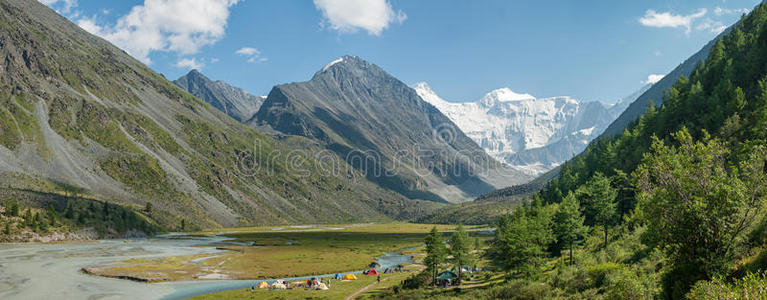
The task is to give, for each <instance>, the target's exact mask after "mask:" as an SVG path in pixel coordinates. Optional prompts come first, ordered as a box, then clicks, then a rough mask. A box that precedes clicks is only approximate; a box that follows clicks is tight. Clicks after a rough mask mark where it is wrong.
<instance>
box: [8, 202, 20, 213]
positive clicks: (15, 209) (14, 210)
mask: <svg viewBox="0 0 767 300" xmlns="http://www.w3.org/2000/svg"><path fill="white" fill-rule="evenodd" d="M10 207H11V208H10V212H9V215H10V216H11V217H18V216H19V204H18V203H16V201H11V205H10Z"/></svg>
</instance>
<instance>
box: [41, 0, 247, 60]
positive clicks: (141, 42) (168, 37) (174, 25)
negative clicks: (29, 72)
mask: <svg viewBox="0 0 767 300" xmlns="http://www.w3.org/2000/svg"><path fill="white" fill-rule="evenodd" d="M45 1H53V0H45ZM239 1H240V0H195V1H188V0H144V4H143V5H136V6H134V7H133V8H132V9H131V10H130V12H129V13H128V14H126V15H124V16H122V17H120V18H119V19H117V22H116V24H114V25H98V24H96V22H95V20H94V18H90V19H88V18H81V19H80V20H78V21H77V24H78V25H80V27H82V28H83V29H85V30H87V31H88V32H90V33H93V34H96V35H99V36H101V37H103V38H105V39H106V40H108V41H110V42H112V43H113V44H115V45H117V46H118V47H120V48H122V49H123V50H125V51H126V52H128V53H129V54H130V55H132V56H133V57H135V58H137V59H138V60H141V61H142V62H144V63H147V64H149V63H151V60H150V59H149V53H150V52H152V51H164V52H175V53H177V54H179V55H190V54H196V53H198V52H199V51H200V49H201V48H202V47H204V46H207V45H211V44H214V43H216V42H218V41H219V40H220V39H221V38H223V37H224V31H225V28H226V24H227V21H228V18H229V8H230V7H231V6H232V5H235V4H237V2H239Z"/></svg>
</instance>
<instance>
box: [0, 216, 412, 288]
mask: <svg viewBox="0 0 767 300" xmlns="http://www.w3.org/2000/svg"><path fill="white" fill-rule="evenodd" d="M416 227H417V228H416ZM421 227H424V228H426V225H409V224H408V225H401V224H376V225H365V226H350V227H349V228H342V227H328V228H330V229H328V228H325V227H322V228H321V229H318V228H319V227H311V228H285V229H284V230H285V231H290V232H282V230H281V229H278V228H268V229H263V228H262V229H258V230H250V231H248V230H247V229H236V230H233V231H234V232H232V231H230V232H227V233H226V236H222V235H191V236H190V235H181V234H168V235H160V236H157V237H152V238H134V239H122V240H96V241H88V242H65V243H24V244H0V298H2V299H41V298H47V297H50V295H57V296H60V297H61V298H64V299H103V298H109V299H161V298H164V299H181V298H185V297H190V296H195V295H203V294H207V293H212V292H218V291H224V290H230V289H239V288H245V287H249V286H252V285H255V283H256V282H257V281H256V280H254V279H255V278H258V279H259V280H273V279H283V278H288V279H290V280H292V279H294V278H306V277H314V276H318V275H321V274H334V273H335V272H338V271H341V272H342V273H348V272H360V271H361V270H363V269H364V267H365V266H367V264H369V263H370V262H371V261H372V260H378V261H380V262H381V264H382V265H383V266H388V265H389V262H387V261H390V262H391V264H392V266H393V265H396V264H400V263H406V262H409V261H411V256H410V255H401V254H400V253H399V251H400V250H402V249H404V248H405V247H403V245H414V246H418V245H420V243H421V241H422V238H420V236H421V235H422V233H421V232H422V231H423V229H422V228H421ZM386 228H389V229H388V231H391V232H386V231H387V229H386ZM320 241H323V242H320ZM221 245H226V246H225V247H221ZM231 247H240V248H242V249H245V250H243V252H238V253H230V252H232V251H231V249H230V248H231ZM251 248H252V249H251ZM221 249H229V250H221ZM285 251H287V252H285ZM278 253H285V254H284V255H285V256H284V257H282V258H279V257H275V256H269V255H273V254H278ZM376 253H378V254H376ZM224 254H226V255H224ZM258 255H265V258H262V259H260V260H259V258H258V257H257V256H258ZM371 255H374V256H371ZM223 256H228V257H227V258H226V259H224V261H226V262H225V264H227V263H228V264H231V265H228V267H227V268H229V270H230V271H231V272H230V273H226V272H218V273H216V272H214V271H213V270H208V271H206V273H190V274H196V278H195V276H191V277H183V276H181V277H179V278H174V279H173V280H162V281H165V282H160V283H146V282H138V281H133V280H125V279H117V278H107V277H103V276H93V275H88V274H85V273H83V272H82V271H81V270H82V269H83V268H90V267H97V266H101V267H103V266H119V265H120V264H124V263H125V262H126V261H127V262H135V263H138V264H140V265H141V266H143V267H144V268H147V269H151V268H157V267H160V268H162V267H167V268H168V271H172V272H175V271H181V269H176V266H175V265H172V264H171V265H164V264H162V263H159V264H154V262H160V261H162V260H163V259H165V260H168V259H169V258H179V257H188V258H191V259H189V260H187V262H189V261H193V260H195V257H196V259H198V260H196V261H195V263H201V262H206V261H210V262H211V264H213V263H214V261H215V264H218V263H221V261H218V259H220V258H221V257H223ZM206 257H212V258H207V259H200V258H206ZM234 257H237V259H234ZM376 257H377V258H376ZM344 258H348V259H346V260H347V261H345V262H343V263H339V261H343V260H344ZM392 258H394V259H393V260H392ZM265 260H277V261H278V262H277V263H271V264H270V263H269V262H268V261H265ZM344 263H346V264H344ZM280 264H282V265H280ZM238 265H242V266H240V267H236V266H238ZM275 265H276V266H278V267H279V268H276V269H275V268H274V266H275ZM221 266H222V267H223V265H221ZM232 266H235V267H232ZM322 270H329V271H322ZM244 271H249V272H250V273H239V272H244ZM215 274H219V275H215ZM221 274H228V275H227V276H228V277H225V276H220V275H221ZM232 274H235V275H236V274H239V275H237V276H243V277H245V278H246V279H245V280H238V279H239V278H242V277H235V276H232ZM275 274H282V275H275ZM126 276H132V275H130V274H128V275H126ZM186 278H192V279H191V280H186ZM227 278H228V279H227Z"/></svg>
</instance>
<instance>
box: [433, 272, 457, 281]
mask: <svg viewBox="0 0 767 300" xmlns="http://www.w3.org/2000/svg"><path fill="white" fill-rule="evenodd" d="M456 278H458V275H456V274H455V273H453V272H450V271H445V272H442V273H439V276H437V279H442V280H453V279H456Z"/></svg>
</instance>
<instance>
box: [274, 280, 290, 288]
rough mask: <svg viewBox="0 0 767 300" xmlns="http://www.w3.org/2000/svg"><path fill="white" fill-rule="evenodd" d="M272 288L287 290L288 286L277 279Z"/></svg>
mask: <svg viewBox="0 0 767 300" xmlns="http://www.w3.org/2000/svg"><path fill="white" fill-rule="evenodd" d="M272 288H273V289H275V290H285V289H287V288H288V287H287V286H285V285H284V284H283V283H282V282H280V281H279V280H278V281H275V282H274V283H272Z"/></svg>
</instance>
